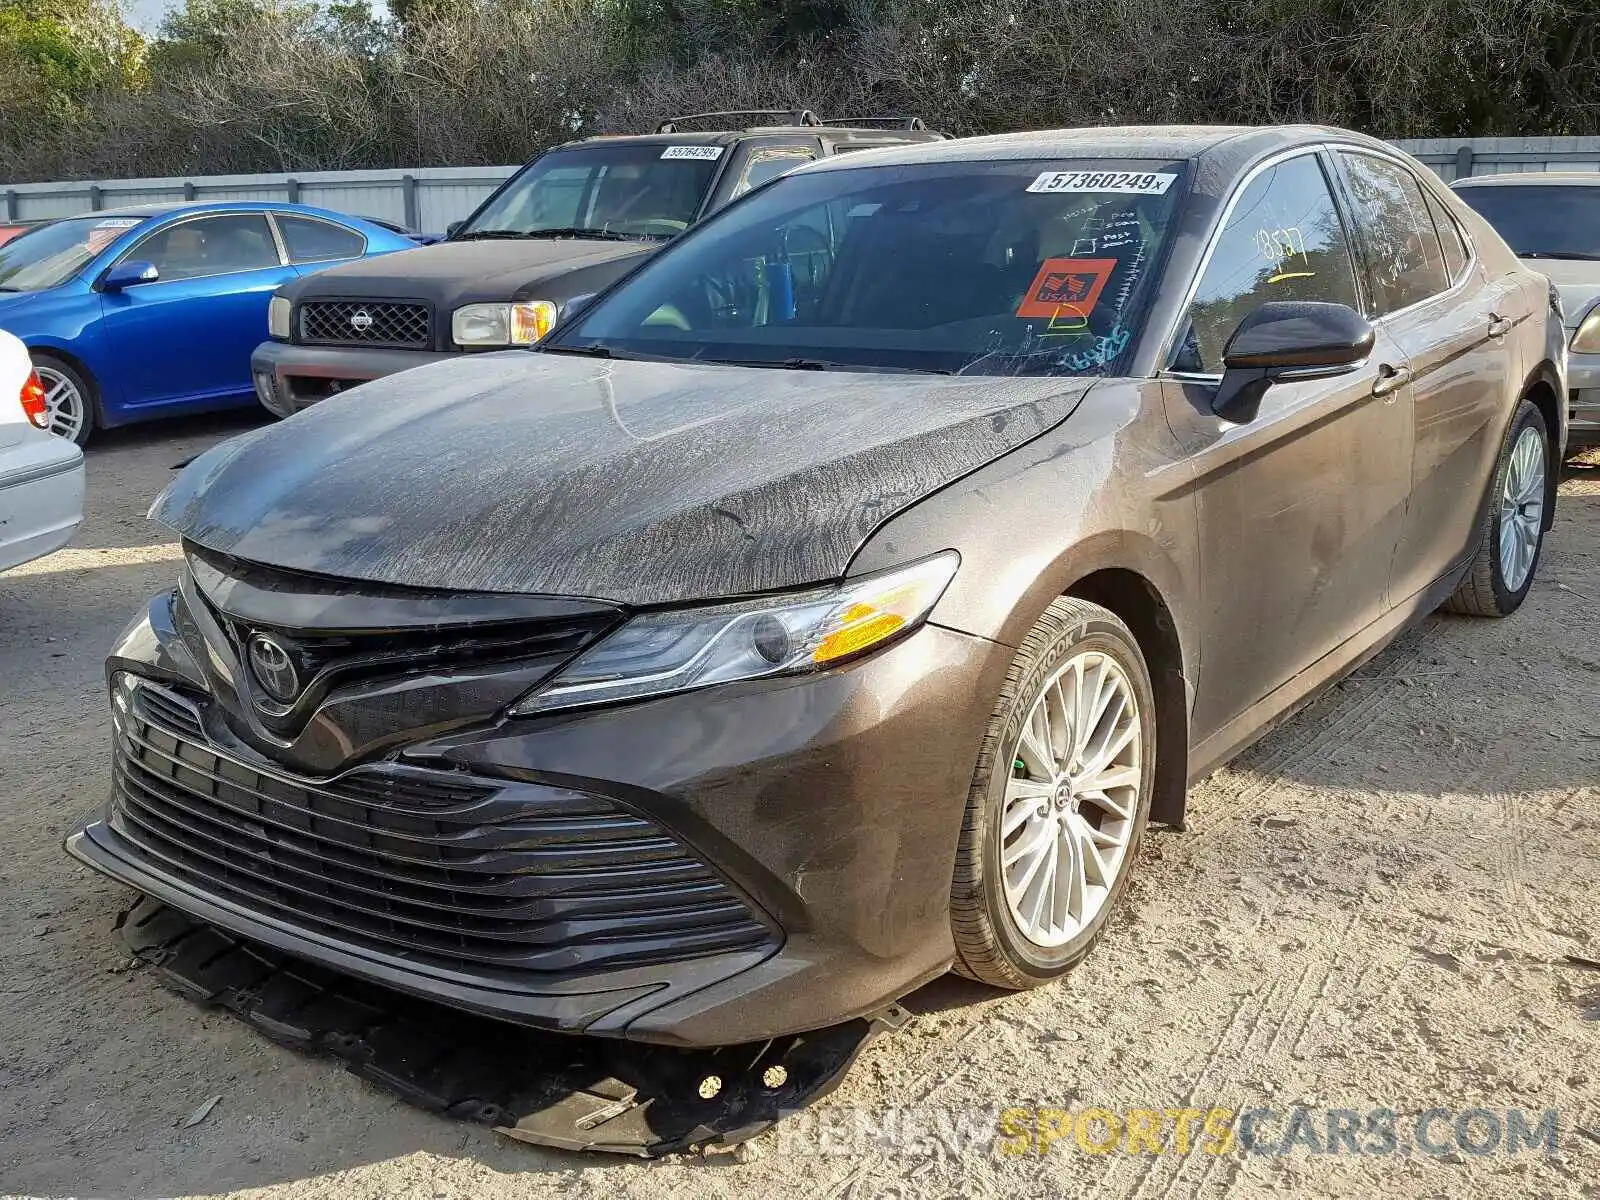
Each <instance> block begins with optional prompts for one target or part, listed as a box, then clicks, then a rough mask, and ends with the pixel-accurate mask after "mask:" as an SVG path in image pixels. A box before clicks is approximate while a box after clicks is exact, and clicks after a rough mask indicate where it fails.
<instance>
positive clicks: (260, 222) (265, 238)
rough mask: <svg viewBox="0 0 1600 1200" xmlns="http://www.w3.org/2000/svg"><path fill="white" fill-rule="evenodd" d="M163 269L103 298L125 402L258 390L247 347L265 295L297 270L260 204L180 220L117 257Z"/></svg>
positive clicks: (105, 334) (107, 336)
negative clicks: (249, 208)
mask: <svg viewBox="0 0 1600 1200" xmlns="http://www.w3.org/2000/svg"><path fill="white" fill-rule="evenodd" d="M141 260H143V261H147V262H150V263H153V264H154V265H155V267H156V270H158V271H159V272H160V273H161V276H160V278H159V279H157V280H156V281H155V282H153V283H141V284H138V285H136V286H134V287H130V288H127V289H125V290H123V291H120V292H104V293H102V294H101V297H100V312H101V318H100V330H101V338H102V340H103V342H104V344H105V346H106V347H107V351H108V354H107V357H108V358H112V359H113V360H114V361H116V362H118V363H119V364H120V367H119V371H118V374H119V376H120V385H121V388H122V397H123V404H124V405H126V406H127V407H128V408H139V407H143V406H145V405H159V404H176V403H187V402H196V403H202V402H205V401H208V400H226V399H231V398H234V397H236V396H247V395H253V394H254V385H253V384H252V383H251V380H250V353H251V351H253V350H254V349H255V348H256V346H258V345H259V344H260V343H261V342H262V341H264V340H265V339H266V336H267V303H268V301H270V300H271V298H272V293H273V292H274V291H276V290H277V288H278V286H279V285H280V284H282V283H284V282H286V281H288V280H290V279H293V278H295V276H296V275H297V272H296V271H295V269H294V268H293V267H292V266H289V265H288V264H286V263H285V262H284V261H283V258H282V256H281V254H280V253H279V250H278V243H277V240H276V239H275V238H274V237H273V235H272V229H271V226H269V225H268V224H267V218H266V215H265V214H264V213H258V212H234V213H219V214H217V215H215V216H209V217H195V218H191V219H189V220H182V221H175V222H172V223H169V224H167V225H163V226H162V227H161V228H159V229H156V230H154V231H152V232H151V233H150V234H148V235H147V236H145V237H143V238H141V239H140V240H139V241H137V242H135V243H134V245H133V246H132V248H131V249H129V250H128V251H127V252H126V253H125V254H123V255H122V258H121V260H120V261H123V262H137V261H141Z"/></svg>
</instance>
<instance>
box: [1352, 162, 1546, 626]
mask: <svg viewBox="0 0 1600 1200" xmlns="http://www.w3.org/2000/svg"><path fill="white" fill-rule="evenodd" d="M1336 157H1337V159H1338V162H1339V167H1340V174H1341V176H1342V179H1343V182H1344V186H1345V188H1346V190H1347V192H1348V195H1349V197H1350V201H1351V207H1352V210H1353V212H1354V213H1355V216H1356V225H1357V228H1358V234H1359V240H1360V244H1361V246H1362V250H1363V258H1364V260H1365V266H1366V272H1367V277H1368V280H1369V283H1370V288H1369V294H1370V302H1369V311H1368V315H1369V316H1371V317H1372V318H1373V319H1374V320H1376V321H1377V322H1378V323H1379V324H1380V325H1382V326H1383V328H1384V329H1385V330H1386V331H1387V332H1388V333H1389V335H1390V336H1391V337H1393V338H1394V340H1395V341H1396V343H1398V344H1399V346H1400V347H1401V349H1402V350H1403V352H1404V353H1405V356H1406V360H1407V366H1408V369H1409V370H1410V373H1411V374H1410V380H1409V382H1408V385H1407V386H1406V387H1405V388H1404V389H1402V392H1401V396H1402V404H1403V407H1404V408H1405V409H1406V410H1407V411H1408V412H1409V414H1410V418H1411V422H1412V461H1411V487H1410V495H1409V497H1408V499H1407V505H1406V516H1405V523H1404V527H1403V530H1402V533H1401V537H1400V542H1399V545H1398V546H1397V547H1396V551H1395V560H1394V566H1393V570H1392V575H1391V580H1390V593H1391V595H1392V597H1393V599H1394V602H1395V603H1397V604H1398V603H1404V602H1405V601H1407V600H1409V599H1410V598H1411V597H1413V596H1415V595H1416V594H1417V593H1419V592H1421V591H1422V590H1423V589H1425V588H1427V587H1428V585H1429V584H1431V583H1433V582H1434V581H1435V580H1436V579H1438V578H1439V577H1440V576H1442V575H1444V574H1445V573H1446V572H1447V571H1449V570H1450V568H1451V567H1452V566H1454V565H1455V564H1456V563H1458V562H1459V561H1460V560H1461V558H1462V556H1463V555H1464V554H1465V553H1466V551H1467V549H1468V546H1469V544H1470V542H1471V540H1472V534H1473V530H1474V525H1475V521H1476V518H1477V514H1478V509H1479V503H1480V501H1481V500H1482V498H1483V495H1484V489H1485V488H1486V487H1487V485H1488V481H1489V476H1490V473H1491V472H1492V471H1493V467H1494V462H1495V456H1496V455H1497V454H1498V452H1499V446H1500V437H1501V434H1502V433H1503V432H1504V419H1505V416H1506V415H1507V408H1506V403H1507V397H1508V396H1509V394H1510V392H1511V389H1512V388H1513V387H1514V386H1515V381H1514V379H1513V373H1514V371H1515V368H1516V364H1515V363H1513V362H1512V357H1513V351H1512V347H1513V346H1514V345H1515V343H1514V341H1513V340H1512V339H1511V337H1510V336H1509V335H1510V334H1511V332H1512V330H1513V328H1514V327H1515V326H1516V325H1517V324H1518V323H1520V322H1521V321H1524V320H1526V319H1527V318H1528V316H1529V315H1530V314H1529V313H1527V312H1524V311H1521V309H1522V307H1523V301H1522V300H1521V299H1520V298H1519V296H1518V294H1517V292H1516V290H1515V289H1514V288H1512V287H1510V286H1507V285H1506V284H1505V283H1503V282H1501V281H1496V280H1491V279H1489V278H1487V277H1486V276H1485V274H1484V272H1483V270H1482V268H1481V266H1480V265H1479V264H1478V263H1477V262H1476V261H1475V259H1474V257H1473V256H1472V255H1471V253H1470V250H1469V246H1468V243H1467V242H1466V241H1465V239H1464V237H1463V235H1462V233H1461V231H1460V229H1459V227H1458V226H1457V224H1456V222H1455V220H1454V218H1452V217H1451V216H1450V214H1449V212H1448V210H1447V209H1446V208H1445V206H1444V205H1443V204H1442V203H1441V202H1440V201H1439V199H1438V198H1437V197H1435V196H1432V195H1431V194H1430V193H1431V189H1430V188H1429V187H1428V185H1426V184H1424V183H1423V182H1422V180H1420V179H1419V178H1418V177H1417V175H1416V174H1414V173H1413V172H1412V170H1411V169H1410V168H1409V167H1408V166H1407V165H1406V164H1405V163H1403V162H1401V161H1400V160H1398V159H1393V158H1389V157H1387V156H1385V155H1381V154H1376V153H1369V152H1366V151H1356V150H1340V151H1339V152H1338V153H1337V156H1336Z"/></svg>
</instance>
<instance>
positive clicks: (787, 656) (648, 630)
mask: <svg viewBox="0 0 1600 1200" xmlns="http://www.w3.org/2000/svg"><path fill="white" fill-rule="evenodd" d="M960 563H961V559H960V557H959V556H958V555H957V554H956V552H955V551H953V550H946V551H944V552H943V553H941V554H936V555H934V556H933V557H932V558H926V559H923V560H922V561H921V562H916V563H912V564H911V565H910V566H906V567H896V568H895V569H894V570H892V571H884V572H882V573H880V574H877V575H869V576H866V577H864V578H861V579H851V580H848V581H846V582H845V583H842V584H839V585H837V586H834V587H827V588H818V589H816V590H813V591H807V592H791V593H789V594H788V595H785V596H768V597H765V598H764V599H760V600H747V601H742V602H740V603H736V604H719V605H715V606H710V607H702V608H689V609H678V610H675V611H664V612H647V613H640V614H639V615H638V616H636V617H634V618H633V619H632V620H630V621H628V622H627V623H626V624H624V625H623V626H622V628H620V629H618V630H617V631H616V632H615V633H613V634H611V635H610V636H608V637H606V638H604V639H603V640H601V641H599V642H597V643H596V644H595V645H593V646H592V647H590V648H589V649H588V650H586V651H585V652H584V653H582V654H580V655H579V656H578V657H577V658H576V659H575V660H574V661H573V662H572V663H571V664H569V665H568V666H567V668H566V669H565V670H564V671H562V672H561V673H560V674H558V675H557V676H556V677H555V678H554V679H552V680H551V681H550V682H548V683H546V684H544V685H543V686H542V687H540V688H539V689H538V690H536V691H534V692H530V693H529V694H528V695H527V696H525V697H524V698H523V699H522V700H520V701H518V702H517V704H516V705H514V706H513V707H512V709H511V712H512V715H514V716H529V715H532V714H535V713H546V712H552V711H554V710H556V709H563V708H577V707H580V706H583V705H589V704H611V703H615V702H616V701H619V700H637V699H640V698H642V697H645V696H659V695H663V694H665V693H667V692H682V691H688V690H690V689H692V688H702V687H709V686H711V685H712V684H715V683H729V682H731V681H733V680H737V679H761V678H765V677H767V676H771V675H794V674H799V673H801V672H805V671H815V670H818V669H820V668H822V667H828V666H832V665H834V664H835V663H840V662H843V661H845V660H847V659H851V658H854V657H856V656H857V655H859V654H864V653H866V652H867V651H869V650H874V649H877V648H879V647H881V646H884V645H885V644H887V643H888V642H890V641H893V640H895V639H897V638H900V637H904V636H905V635H906V634H908V633H910V632H911V631H912V630H914V629H916V628H917V627H918V626H920V625H921V624H922V623H923V621H925V620H927V617H928V613H929V612H931V611H932V610H933V606H934V605H935V604H936V603H938V600H939V597H940V596H942V595H943V594H944V590H945V588H946V587H948V586H949V584H950V580H951V579H952V578H953V577H954V576H955V573H956V568H957V567H958V566H959V565H960Z"/></svg>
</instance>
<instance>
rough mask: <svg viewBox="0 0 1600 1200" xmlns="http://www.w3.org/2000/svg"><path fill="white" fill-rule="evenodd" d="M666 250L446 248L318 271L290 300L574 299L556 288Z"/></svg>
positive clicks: (588, 244)
mask: <svg viewBox="0 0 1600 1200" xmlns="http://www.w3.org/2000/svg"><path fill="white" fill-rule="evenodd" d="M660 245H661V243H659V242H645V241H641V242H612V241H593V240H589V239H585V238H549V239H529V240H516V241H511V240H505V241H483V242H440V243H438V244H436V245H433V246H418V247H417V248H416V249H414V250H400V251H397V252H395V253H393V254H379V255H374V256H373V257H371V258H362V259H357V260H356V261H355V262H352V263H346V264H345V265H343V266H339V267H332V268H329V269H328V270H326V271H318V272H316V273H315V274H311V275H306V276H303V277H302V278H301V279H299V280H298V281H296V282H295V283H293V284H290V285H288V286H287V287H286V288H284V290H283V294H284V295H286V296H289V297H290V298H292V299H294V300H314V299H323V298H329V299H334V298H337V299H344V300H368V299H371V300H425V301H429V302H432V303H433V304H435V305H436V306H438V307H439V308H440V309H441V310H445V309H450V308H454V307H455V306H457V305H459V304H464V303H471V302H472V301H475V300H513V299H524V298H537V299H545V300H568V299H571V296H572V295H573V294H576V293H575V292H573V291H571V290H570V289H566V288H563V287H560V286H554V287H552V286H551V285H552V284H559V282H560V281H561V280H562V279H563V277H567V276H574V275H576V276H579V277H583V276H587V275H589V274H594V273H596V272H594V271H593V270H592V269H593V268H603V267H607V266H611V267H612V269H611V270H608V271H603V272H600V273H602V274H605V275H607V276H612V277H614V276H617V275H620V274H622V272H623V271H625V270H627V269H630V268H631V267H632V266H633V263H632V262H631V261H630V260H633V259H642V258H643V257H644V256H645V255H647V254H650V253H651V252H652V251H655V250H657V249H659V248H660ZM604 282H606V283H609V282H610V278H607V279H606V280H605V281H604ZM586 290H591V291H592V290H594V288H593V287H588V288H586Z"/></svg>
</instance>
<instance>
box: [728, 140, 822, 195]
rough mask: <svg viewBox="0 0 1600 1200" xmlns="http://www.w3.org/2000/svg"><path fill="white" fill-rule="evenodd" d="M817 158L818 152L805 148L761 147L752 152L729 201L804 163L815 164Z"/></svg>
mask: <svg viewBox="0 0 1600 1200" xmlns="http://www.w3.org/2000/svg"><path fill="white" fill-rule="evenodd" d="M816 157H817V152H816V151H815V150H812V149H809V148H807V147H805V146H761V147H759V148H757V149H755V150H752V151H750V157H749V158H748V159H746V160H745V164H744V171H743V172H742V173H741V174H740V176H739V182H738V183H737V184H735V185H734V188H733V194H732V195H731V196H730V197H729V199H735V198H737V197H739V196H742V195H744V194H745V193H746V192H748V191H750V190H751V189H752V188H758V187H760V186H761V185H762V184H763V183H766V182H768V181H769V180H773V179H776V178H777V177H778V176H779V175H783V174H786V173H787V172H789V171H792V170H794V169H795V168H796V167H798V166H800V165H802V164H803V163H808V162H814V161H815V160H816Z"/></svg>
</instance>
